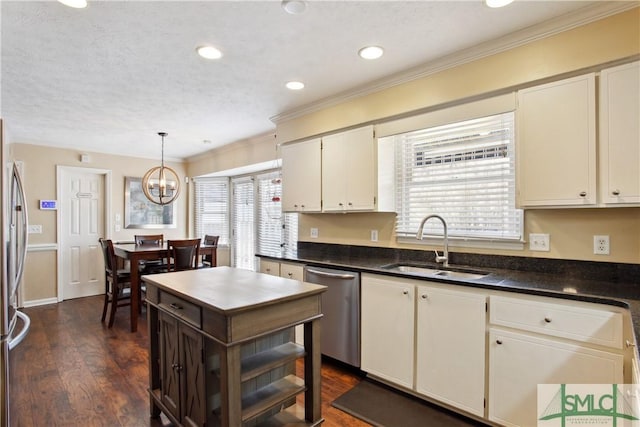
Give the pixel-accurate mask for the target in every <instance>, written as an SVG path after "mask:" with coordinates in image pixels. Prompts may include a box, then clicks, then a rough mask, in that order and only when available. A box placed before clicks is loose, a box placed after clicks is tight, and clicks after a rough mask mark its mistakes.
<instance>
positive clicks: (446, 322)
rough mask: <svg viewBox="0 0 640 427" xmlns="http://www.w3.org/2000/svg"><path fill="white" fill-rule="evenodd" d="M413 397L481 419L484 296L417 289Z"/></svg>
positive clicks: (484, 324) (484, 328)
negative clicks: (440, 403) (431, 400)
mask: <svg viewBox="0 0 640 427" xmlns="http://www.w3.org/2000/svg"><path fill="white" fill-rule="evenodd" d="M416 298H417V311H418V312H417V316H418V317H417V319H418V322H417V329H416V336H417V352H416V357H417V360H416V369H417V371H416V391H418V392H419V393H422V394H424V395H426V396H429V397H432V398H434V399H437V400H440V401H443V402H445V403H448V404H450V405H452V406H455V407H458V408H460V409H463V410H465V411H468V412H470V413H472V414H475V415H478V416H480V417H482V416H484V370H485V333H486V308H485V307H486V296H484V295H480V294H475V293H469V292H460V291H451V290H442V289H437V288H430V287H427V286H418V287H417V292H416Z"/></svg>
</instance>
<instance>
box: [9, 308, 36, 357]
mask: <svg viewBox="0 0 640 427" xmlns="http://www.w3.org/2000/svg"><path fill="white" fill-rule="evenodd" d="M16 316H18V317H19V318H20V319H22V321H23V322H24V325H23V327H22V330H21V331H20V332H18V334H17V335H16V336H14V337H12V338H10V339H9V350H13V348H14V347H15V346H17V345H18V344H20V343H21V342H22V340H23V339H24V337H26V336H27V333H29V329H30V328H31V318H30V317H29V316H27V315H26V314H24V313H23V312H21V311H16Z"/></svg>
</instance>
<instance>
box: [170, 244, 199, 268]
mask: <svg viewBox="0 0 640 427" xmlns="http://www.w3.org/2000/svg"><path fill="white" fill-rule="evenodd" d="M199 255H200V239H185V240H169V241H168V242H167V256H168V258H169V259H168V260H167V264H168V266H169V271H182V270H193V269H196V268H198V256H199Z"/></svg>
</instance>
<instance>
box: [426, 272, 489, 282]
mask: <svg viewBox="0 0 640 427" xmlns="http://www.w3.org/2000/svg"><path fill="white" fill-rule="evenodd" d="M435 275H436V276H441V277H452V278H454V279H467V280H475V279H482V278H483V277H485V276H486V275H487V273H469V272H467V271H449V270H446V271H439V272H437V273H436V274H435Z"/></svg>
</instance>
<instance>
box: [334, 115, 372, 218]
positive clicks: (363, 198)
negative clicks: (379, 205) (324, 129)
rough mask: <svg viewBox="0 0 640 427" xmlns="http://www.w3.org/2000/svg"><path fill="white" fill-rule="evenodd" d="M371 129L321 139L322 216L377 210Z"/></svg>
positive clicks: (366, 128) (370, 127)
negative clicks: (325, 214)
mask: <svg viewBox="0 0 640 427" xmlns="http://www.w3.org/2000/svg"><path fill="white" fill-rule="evenodd" d="M376 166H377V157H376V145H375V140H374V137H373V126H366V127H363V128H358V129H353V130H350V131H346V132H341V133H338V134H335V135H329V136H326V137H324V138H322V204H323V210H324V211H325V212H346V211H372V210H374V209H375V208H376V185H377V178H376Z"/></svg>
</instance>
